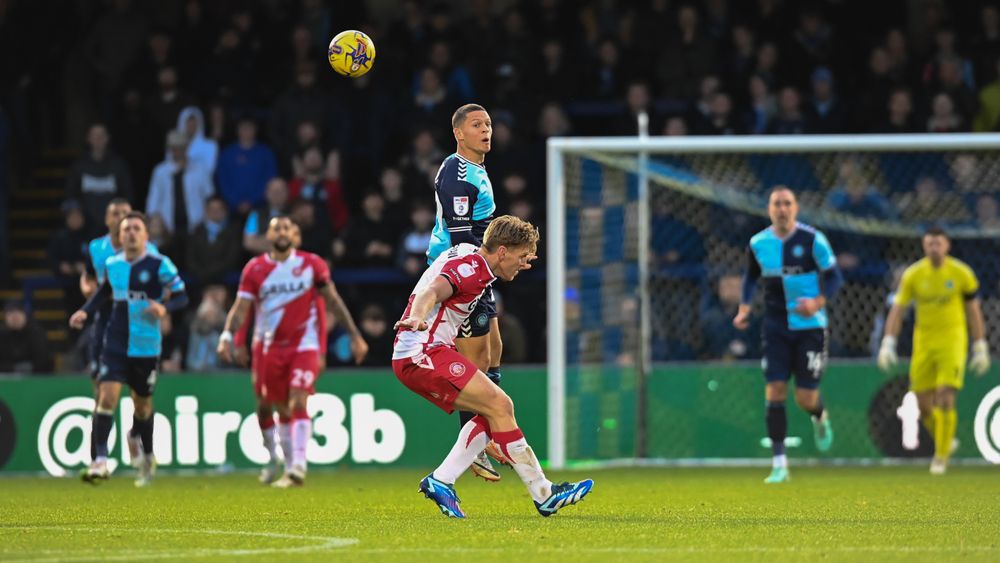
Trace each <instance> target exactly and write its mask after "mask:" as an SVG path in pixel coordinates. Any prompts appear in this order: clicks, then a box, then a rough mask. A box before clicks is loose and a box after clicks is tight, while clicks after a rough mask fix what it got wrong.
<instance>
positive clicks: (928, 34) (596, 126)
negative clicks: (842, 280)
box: [0, 0, 1000, 369]
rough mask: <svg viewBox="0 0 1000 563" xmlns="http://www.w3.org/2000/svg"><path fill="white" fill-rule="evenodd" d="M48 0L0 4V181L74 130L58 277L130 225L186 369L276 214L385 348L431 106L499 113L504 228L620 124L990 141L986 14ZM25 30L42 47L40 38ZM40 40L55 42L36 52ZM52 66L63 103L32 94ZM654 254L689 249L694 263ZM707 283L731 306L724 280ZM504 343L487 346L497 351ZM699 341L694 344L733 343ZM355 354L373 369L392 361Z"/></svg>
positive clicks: (432, 159)
mask: <svg viewBox="0 0 1000 563" xmlns="http://www.w3.org/2000/svg"><path fill="white" fill-rule="evenodd" d="M46 5H47V3H46V2H27V1H24V0H7V1H6V2H4V1H0V167H3V166H4V160H3V155H4V150H3V148H4V146H5V143H8V141H7V139H8V138H9V139H10V141H9V142H10V143H12V144H13V145H14V147H15V152H14V154H24V155H28V154H30V152H31V151H30V149H29V148H23V147H32V146H38V145H40V144H48V145H58V144H59V143H65V144H69V145H74V146H75V145H76V144H77V142H78V140H79V139H83V140H84V141H85V143H84V144H83V146H82V147H81V149H82V152H81V153H80V156H79V158H78V159H77V160H76V161H75V162H74V163H73V164H72V166H71V168H70V171H69V173H68V175H67V178H66V198H67V203H66V204H65V205H64V208H63V209H64V212H65V216H66V224H65V229H63V230H62V231H61V232H60V233H58V234H57V235H55V237H54V238H53V240H52V243H51V245H50V251H49V256H50V260H51V261H52V269H53V272H54V274H55V275H57V276H61V277H63V278H65V279H67V280H71V279H72V278H73V277H74V276H76V275H77V274H78V273H79V270H80V269H81V268H82V262H83V260H85V257H83V256H82V254H81V253H80V252H79V251H80V248H81V242H82V241H85V240H87V239H88V238H89V237H94V236H99V235H101V234H103V230H104V224H103V223H104V221H103V213H104V207H105V206H106V205H107V202H108V201H110V199H111V198H114V197H125V198H127V199H129V200H130V201H131V202H132V203H133V206H134V207H135V208H138V209H143V210H145V211H146V212H147V213H148V214H149V216H150V219H151V223H150V234H151V239H152V240H153V241H154V242H155V243H156V244H157V245H158V246H159V247H160V249H161V250H162V251H163V252H165V253H166V254H168V255H169V256H171V257H172V258H173V260H174V261H175V262H176V263H177V264H178V266H179V267H180V268H181V269H182V271H183V273H184V276H185V278H187V279H189V280H190V282H189V283H190V285H192V286H193V287H196V288H198V294H199V295H200V296H201V297H200V299H201V301H200V304H198V305H197V306H195V307H192V311H191V312H190V313H189V318H187V319H174V321H175V326H174V328H175V329H177V330H174V331H172V332H174V333H183V334H181V335H180V336H177V337H176V338H175V339H174V340H175V342H174V344H173V346H168V350H173V352H169V351H168V353H167V360H168V363H169V362H170V361H173V362H175V366H178V365H180V364H185V365H186V366H187V367H188V368H198V369H201V368H209V367H212V366H215V359H214V358H213V357H212V351H211V346H207V345H206V343H207V342H211V340H212V339H213V338H215V337H216V336H217V333H218V331H219V329H220V327H221V318H222V314H223V312H224V310H225V307H226V304H227V301H228V300H230V299H231V297H232V296H231V290H232V288H233V287H234V282H235V280H236V277H237V276H238V272H239V269H240V267H241V265H242V264H243V263H244V262H245V260H246V258H247V257H249V256H251V255H253V254H256V253H260V252H262V251H264V250H266V248H267V245H266V241H265V240H264V239H263V237H262V235H263V230H264V226H265V225H266V223H267V219H268V218H270V217H272V216H274V215H275V214H278V213H287V214H289V215H291V216H292V217H293V218H294V219H295V221H296V222H297V223H298V224H299V225H300V226H301V228H302V248H303V249H304V250H308V251H310V252H315V253H317V254H319V255H321V256H323V257H325V258H327V259H328V260H329V261H330V262H331V263H332V265H333V267H334V272H335V279H337V277H336V276H337V272H338V271H339V272H348V273H351V274H353V275H354V277H350V276H348V278H341V279H342V280H344V281H342V282H340V283H343V284H345V285H346V286H347V290H346V295H347V297H348V298H349V300H350V303H351V305H352V308H353V309H354V311H355V314H356V315H360V319H361V320H360V324H361V327H362V329H363V330H365V331H366V334H367V335H368V336H369V337H371V339H372V340H374V341H376V345H377V346H383V347H384V345H385V343H387V342H389V341H390V339H391V334H390V330H389V328H391V319H392V317H393V316H395V315H396V314H397V313H398V312H399V311H400V310H402V306H401V305H402V302H401V299H403V298H405V295H403V294H405V293H406V291H405V289H406V288H408V287H409V286H410V285H411V284H412V278H413V276H415V275H417V274H419V272H420V271H421V270H422V268H423V267H424V263H425V261H424V258H423V252H424V250H425V249H426V246H427V240H428V237H429V233H430V229H431V227H432V225H433V221H434V201H433V191H432V184H433V177H434V175H435V173H436V171H437V168H438V166H439V164H440V162H441V160H442V158H443V157H445V156H446V155H447V154H448V153H449V152H451V151H452V150H453V148H452V147H453V142H454V141H453V139H452V137H451V131H450V125H449V122H450V116H451V113H452V111H453V110H454V109H455V108H456V107H457V106H458V105H460V104H462V103H465V102H472V101H474V102H477V103H481V104H483V105H485V106H486V107H487V108H488V109H489V111H490V112H491V115H492V117H493V122H494V127H495V132H494V143H493V150H492V152H491V153H490V154H489V155H488V157H487V161H486V166H487V169H488V171H489V174H490V178H491V180H492V182H493V186H494V190H495V192H496V200H497V203H498V210H497V211H498V213H513V214H516V215H519V216H521V217H522V218H525V219H529V220H531V221H533V222H536V223H542V222H543V221H544V217H545V209H544V203H545V197H544V192H545V183H544V180H545V176H544V173H545V152H544V146H545V145H544V143H545V139H547V138H548V137H551V136H557V135H592V134H601V135H609V134H611V135H620V134H635V132H636V125H635V124H636V120H635V115H636V114H637V113H639V112H640V111H646V112H648V113H650V115H651V117H652V121H651V122H652V126H651V131H652V132H653V133H655V134H664V135H686V134H697V135H731V134H809V133H851V132H893V133H901V132H946V131H994V130H997V128H998V126H1000V75H998V71H1000V10H998V8H997V6H996V5H994V4H993V3H991V2H984V3H978V2H944V1H933V0H930V1H926V2H921V3H914V2H904V1H902V0H899V1H890V2H878V3H872V2H867V3H865V2H860V1H856V0H836V1H835V0H819V1H814V2H797V1H794V2H793V1H788V0H784V1H783V0H755V1H746V2H736V1H732V0H701V1H671V0H647V1H642V2H624V1H598V0H590V1H585V2H569V1H566V0H539V1H537V2H517V1H503V0H474V1H469V2H464V1H453V2H434V1H426V2H424V1H417V0H402V1H400V2H382V3H380V2H370V3H363V2H360V3H359V2H356V3H340V2H337V3H333V2H326V1H323V0H296V1H288V2H268V1H257V2H254V1H235V0H234V1H220V2H214V1H213V2H209V1H206V0H157V1H156V2H141V1H138V0H113V1H110V2H105V3H101V4H99V5H98V4H97V3H75V4H72V5H71V6H70V7H69V8H68V9H67V10H62V11H59V12H60V13H52V12H54V11H48V10H47V9H46ZM42 25H45V26H47V29H50V30H52V31H53V33H39V30H40V29H42V28H41V26H42ZM352 27H353V28H359V29H363V30H365V31H366V32H368V33H369V34H370V35H371V36H372V37H373V39H374V42H375V44H376V46H377V53H378V55H377V58H376V61H375V64H374V70H373V71H372V72H371V73H369V74H368V75H366V76H364V77H361V78H357V79H345V78H342V77H339V76H337V75H336V74H334V73H333V72H332V71H331V70H330V69H329V68H327V67H326V65H325V62H324V56H325V52H326V48H327V45H326V44H327V42H328V41H329V38H330V37H332V36H333V35H334V34H335V33H336V32H337V31H340V30H341V29H346V28H352ZM53 36H54V37H56V39H55V45H56V47H55V48H53V47H52V46H51V45H44V44H43V41H48V39H49V38H50V37H53ZM53 51H56V53H55V54H54V53H53ZM25 53H27V54H28V55H30V56H26V55H25ZM57 55H58V56H57ZM53 71H55V72H53ZM53 74H58V75H59V76H60V78H59V79H58V80H57V81H56V83H55V84H60V86H57V87H56V88H55V91H56V92H57V93H58V92H66V93H67V95H66V96H64V97H63V96H59V95H58V94H54V93H53V92H52V91H51V90H52V88H53V84H54V83H53V78H52V77H51V76H52V75H53ZM4 115H6V118H5V117H4ZM18 146H20V147H22V149H20V150H18V149H17V147H18ZM5 176H6V174H4V173H3V170H2V169H0V182H3V181H4V178H5ZM843 178H844V182H843V187H842V189H838V190H836V191H834V192H833V193H832V194H831V195H830V197H829V200H828V202H827V203H828V204H829V206H831V207H832V208H835V209H838V210H841V211H844V212H847V213H852V214H856V215H862V216H867V217H876V218H884V219H893V218H897V217H900V216H903V217H904V218H906V217H910V216H914V217H915V216H917V215H918V214H919V213H921V212H923V211H922V209H923V208H922V207H921V205H920V204H921V202H925V201H931V202H933V203H934V205H935V206H936V205H937V204H938V203H939V202H940V201H942V200H945V199H948V197H949V191H954V190H956V188H955V186H953V185H942V184H941V183H940V182H938V183H935V182H936V180H937V179H935V178H932V177H928V178H927V179H926V181H924V180H922V182H924V183H918V184H917V185H915V186H914V187H913V188H912V189H908V190H906V192H907V193H905V194H903V195H905V197H904V198H902V200H900V199H899V198H897V199H895V200H892V201H890V198H889V196H890V195H891V194H889V193H888V191H887V190H886V189H884V188H880V187H874V186H872V185H871V184H870V183H869V182H868V180H867V179H866V178H865V177H863V176H862V175H858V174H854V175H852V172H851V171H850V170H845V171H843ZM928 194H930V195H928ZM899 201H905V202H907V203H905V205H903V204H899ZM0 207H3V210H2V212H5V211H6V205H4V206H0ZM997 207H998V206H997V200H996V196H995V195H991V194H981V195H979V196H977V197H976V199H974V200H972V201H971V202H969V201H967V200H962V201H961V202H960V205H959V206H958V207H956V209H955V213H956V214H957V215H956V216H957V217H958V219H957V220H961V221H971V222H976V221H978V222H979V224H982V225H987V224H988V225H990V226H994V227H995V226H996V225H997V223H1000V219H998V214H997ZM937 209H938V207H935V212H937ZM924 211H926V210H924ZM0 218H2V217H0ZM663 221H664V222H663V223H662V224H660V225H659V226H654V231H655V230H656V229H661V230H663V231H664V232H666V233H667V236H665V237H663V239H662V240H672V239H677V238H678V237H677V236H675V235H676V234H677V233H679V232H682V231H684V230H685V229H690V226H688V225H686V224H684V223H683V222H682V221H678V220H677V219H676V218H673V217H668V216H665V217H664V218H663ZM681 238H683V237H681ZM670 250H671V249H669V248H668V249H666V250H665V251H664V253H665V255H667V254H670ZM674 250H675V252H674V254H672V256H675V257H676V256H682V257H683V258H684V259H689V260H692V261H701V260H703V259H704V258H705V251H704V249H703V248H702V249H700V250H699V249H698V248H697V247H694V248H687V247H684V248H680V249H679V251H678V249H674ZM685 252H686V253H688V254H690V256H686V257H684V256H683V254H684V253H685ZM543 258H544V256H543ZM536 270H538V271H539V272H544V266H543V267H540V268H539V267H536ZM366 272H367V273H366ZM543 283H544V282H543V281H542V280H541V279H540V278H535V279H534V280H530V279H528V280H525V281H524V282H523V283H522V282H520V281H519V284H521V285H520V286H519V287H515V286H518V284H512V286H511V288H510V289H507V288H503V291H504V293H505V295H506V296H508V297H509V298H508V300H507V302H508V305H509V306H508V307H507V312H508V317H509V321H508V324H510V325H511V326H512V327H513V328H510V329H509V330H512V331H514V332H517V331H521V333H522V334H526V335H527V336H526V337H524V338H523V342H524V343H525V345H524V346H523V347H522V348H521V350H519V351H518V350H516V348H517V347H514V349H512V348H511V347H509V346H508V347H506V348H505V359H506V360H507V361H511V362H516V361H542V360H544V349H545V348H544V340H545V334H544V314H543V309H541V308H540V307H538V306H537V304H538V302H539V299H540V296H543V295H544V290H543V289H542V288H543ZM71 285H72V283H70V282H69V281H67V286H71ZM717 285H718V292H719V295H720V298H721V299H722V300H725V298H726V296H728V295H729V294H730V293H731V291H729V290H731V289H732V288H731V287H730V286H731V285H732V282H731V280H726V279H723V280H720V281H718V284H717ZM521 295H526V296H532V299H530V303H527V304H526V303H524V302H525V301H528V300H526V299H520V298H519V297H520V296H521ZM71 299H72V298H71ZM539 309H541V310H539ZM181 320H183V321H184V322H177V321H181ZM722 324H724V323H722ZM713 326H714V325H713ZM366 327H367V328H366ZM516 338H517V337H516V336H510V335H507V334H506V333H505V342H511V341H513V340H514V339H516ZM714 340H718V338H714V339H713V338H707V339H706V342H708V344H706V346H709V347H711V349H710V350H709V349H708V348H706V350H704V351H701V352H698V355H699V356H701V357H718V356H722V355H726V354H725V353H724V349H725V348H726V347H730V348H731V347H732V346H733V345H732V344H731V343H728V342H726V343H720V344H712V342H714ZM332 342H333V343H334V345H333V346H331V348H330V349H331V352H330V359H331V362H336V361H338V355H337V354H338V353H341V356H340V357H346V355H344V354H342V352H343V350H338V347H337V345H336V342H337V340H336V329H334V335H333V336H332ZM720 342H721V341H720ZM747 346H748V347H752V345H749V344H748V345H747ZM378 349H379V348H377V347H375V346H373V351H374V350H378ZM369 357H371V358H373V360H372V361H375V362H378V363H380V364H387V363H388V354H381V355H379V354H376V353H374V352H373V353H372V354H370V355H369Z"/></svg>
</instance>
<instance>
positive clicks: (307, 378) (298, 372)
mask: <svg viewBox="0 0 1000 563" xmlns="http://www.w3.org/2000/svg"><path fill="white" fill-rule="evenodd" d="M315 378H316V374H314V373H313V372H311V371H309V370H307V369H293V370H292V387H309V386H310V385H312V382H313V379H315Z"/></svg>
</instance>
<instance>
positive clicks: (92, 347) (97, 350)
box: [87, 313, 108, 379]
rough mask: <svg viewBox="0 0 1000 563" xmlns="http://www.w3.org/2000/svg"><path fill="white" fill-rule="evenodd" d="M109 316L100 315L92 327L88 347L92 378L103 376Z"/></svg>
mask: <svg viewBox="0 0 1000 563" xmlns="http://www.w3.org/2000/svg"><path fill="white" fill-rule="evenodd" d="M106 319H107V316H106V315H101V314H100V313H98V317H97V320H96V321H95V322H94V324H92V325H91V329H90V343H89V345H88V347H87V351H88V354H89V356H90V364H89V366H88V367H89V368H90V378H91V379H97V378H98V376H100V375H101V356H102V355H103V353H104V332H105V331H106V330H107V328H108V323H107V321H106Z"/></svg>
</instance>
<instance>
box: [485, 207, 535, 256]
mask: <svg viewBox="0 0 1000 563" xmlns="http://www.w3.org/2000/svg"><path fill="white" fill-rule="evenodd" d="M538 237H539V235H538V227H536V226H534V225H532V224H531V223H529V222H527V221H524V220H521V219H518V218H517V217H514V216H513V215H501V216H499V217H497V218H495V219H493V220H492V221H490V224H489V226H488V227H486V234H484V235H483V247H485V248H486V250H487V251H489V252H496V251H497V249H498V248H500V247H501V246H506V247H507V248H514V247H519V246H526V247H528V248H529V249H530V250H531V252H534V251H535V250H536V249H537V248H538Z"/></svg>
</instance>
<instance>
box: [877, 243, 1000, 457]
mask: <svg viewBox="0 0 1000 563" xmlns="http://www.w3.org/2000/svg"><path fill="white" fill-rule="evenodd" d="M922 242H923V247H924V258H922V259H921V260H919V261H917V262H915V263H914V264H912V265H910V267H909V268H907V269H906V271H905V272H904V273H903V277H902V278H901V279H900V281H899V291H898V292H897V293H896V298H895V300H894V302H893V304H892V308H891V309H890V310H889V317H888V319H886V322H885V336H884V337H883V338H882V346H881V348H880V349H879V353H878V366H879V367H880V368H881V369H882V370H885V371H888V370H889V369H891V368H892V366H894V365H895V364H896V363H897V362H898V361H899V358H898V357H897V355H896V338H897V337H898V336H899V329H900V325H901V323H902V318H903V312H904V309H905V308H906V307H908V306H910V304H913V305H914V307H915V308H916V317H917V319H916V325H915V326H914V329H913V359H912V361H911V362H910V389H911V390H912V391H913V392H914V393H916V395H917V401H918V403H919V404H920V419H921V422H922V423H923V425H924V427H925V428H926V429H927V431H928V432H930V434H931V436H933V437H934V460H933V461H932V462H931V467H930V471H931V473H932V474H934V475H943V474H944V473H945V472H946V471H947V469H948V458H949V457H950V456H951V452H952V449H953V448H952V443H953V441H954V438H955V428H956V426H957V425H958V413H957V412H956V410H955V396H956V395H957V393H958V391H959V390H960V389H961V388H962V382H963V379H964V378H965V360H966V356H967V354H968V349H969V335H970V333H971V336H972V340H973V344H972V360H971V361H970V362H969V368H970V369H971V370H972V371H973V373H975V374H976V375H977V376H981V375H983V374H985V373H986V372H987V371H988V370H989V368H990V353H989V347H988V346H987V344H986V330H985V328H984V326H983V311H982V309H981V308H980V304H979V280H977V279H976V274H975V272H973V271H972V268H970V267H969V266H968V265H966V264H965V263H964V262H962V261H961V260H957V259H955V258H952V257H951V256H949V255H948V249H949V247H950V246H951V243H950V241H949V239H948V235H947V233H945V232H944V230H942V229H940V228H937V227H934V228H931V229H928V230H927V232H926V233H925V234H924V236H923V241H922ZM967 322H968V329H966V323H967Z"/></svg>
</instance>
